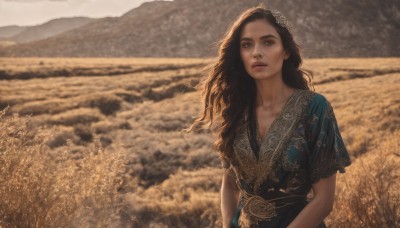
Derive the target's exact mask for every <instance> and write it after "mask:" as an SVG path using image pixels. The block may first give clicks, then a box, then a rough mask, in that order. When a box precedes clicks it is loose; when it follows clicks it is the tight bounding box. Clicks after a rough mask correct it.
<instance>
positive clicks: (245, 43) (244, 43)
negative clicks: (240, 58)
mask: <svg viewBox="0 0 400 228" xmlns="http://www.w3.org/2000/svg"><path fill="white" fill-rule="evenodd" d="M250 46H251V44H250V43H248V42H243V43H241V44H240V47H242V48H248V47H250Z"/></svg>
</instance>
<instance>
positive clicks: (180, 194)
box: [0, 58, 400, 227]
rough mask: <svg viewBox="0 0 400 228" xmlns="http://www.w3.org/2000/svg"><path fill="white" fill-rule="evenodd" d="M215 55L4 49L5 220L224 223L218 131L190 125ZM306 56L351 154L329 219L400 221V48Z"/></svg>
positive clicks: (0, 159)
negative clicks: (83, 54) (37, 53)
mask: <svg viewBox="0 0 400 228" xmlns="http://www.w3.org/2000/svg"><path fill="white" fill-rule="evenodd" d="M210 61H212V60H211V59H100V58H99V59H62V58H61V59H56V58H0V109H1V110H4V111H3V112H2V114H1V115H0V116H1V117H0V118H1V119H0V121H1V122H0V128H1V129H0V138H1V141H0V180H1V183H2V185H1V187H0V227H15V226H17V227H26V226H29V227H43V226H46V227H60V226H62V227H64V226H73V227H75V226H78V224H79V225H80V226H82V225H83V226H90V227H91V226H107V227H110V226H111V227H127V226H128V227H129V226H131V227H193V224H196V226H198V227H219V226H220V225H221V219H220V208H219V200H220V198H219V187H220V180H221V169H220V162H219V160H218V156H217V154H216V153H215V152H214V151H213V149H212V144H213V140H214V137H213V136H212V135H211V134H210V132H208V131H205V130H204V131H201V132H197V133H189V134H187V133H183V132H182V129H184V128H186V127H188V126H189V124H190V123H191V121H192V120H193V118H194V117H195V116H196V114H197V113H198V112H199V110H200V108H201V106H200V102H199V93H198V92H197V91H196V90H195V89H194V87H195V86H196V85H197V84H198V82H199V80H200V79H201V75H203V74H204V72H205V70H204V67H205V66H206V65H207V63H209V62H210ZM305 68H307V69H310V70H312V71H313V72H314V86H315V90H316V91H317V92H319V93H321V94H323V95H324V96H326V97H327V98H328V100H329V101H330V102H331V103H332V106H333V108H334V110H335V114H336V117H337V119H338V123H339V127H340V129H341V131H342V135H343V137H344V140H345V143H346V146H347V148H348V150H349V152H350V154H351V156H352V159H353V164H352V165H351V166H350V167H349V168H348V169H347V171H346V174H343V175H338V181H337V182H338V183H337V185H338V187H337V192H336V203H335V208H334V211H333V212H332V213H331V215H330V216H329V217H328V218H327V223H328V224H329V226H330V227H398V226H400V192H399V191H398V189H399V187H400V186H399V185H400V184H399V183H400V180H399V178H400V176H399V175H400V59H399V58H370V59H367V58H366V59H307V60H306V61H305ZM7 107H8V108H7Z"/></svg>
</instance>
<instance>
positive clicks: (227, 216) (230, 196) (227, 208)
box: [221, 169, 240, 228]
mask: <svg viewBox="0 0 400 228" xmlns="http://www.w3.org/2000/svg"><path fill="white" fill-rule="evenodd" d="M239 195H240V194H239V189H238V187H237V185H236V181H235V178H234V177H233V176H232V175H230V174H229V170H228V169H224V174H223V176H222V185H221V212H222V227H224V228H229V227H230V224H231V221H232V219H233V216H234V214H235V210H236V207H237V205H238V203H239Z"/></svg>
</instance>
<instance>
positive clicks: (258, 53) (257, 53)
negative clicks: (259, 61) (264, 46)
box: [253, 45, 262, 58]
mask: <svg viewBox="0 0 400 228" xmlns="http://www.w3.org/2000/svg"><path fill="white" fill-rule="evenodd" d="M253 57H254V58H260V57H262V53H261V50H260V45H254V50H253Z"/></svg>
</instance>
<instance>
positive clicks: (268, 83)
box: [255, 77, 294, 107]
mask: <svg viewBox="0 0 400 228" xmlns="http://www.w3.org/2000/svg"><path fill="white" fill-rule="evenodd" d="M255 82H256V87H257V97H256V106H264V107H270V106H275V105H278V104H281V103H285V101H286V100H287V99H288V98H289V96H290V95H291V94H292V93H293V91H294V89H293V88H290V87H289V86H287V85H286V84H285V83H284V82H283V79H282V77H273V78H270V79H266V80H256V81H255Z"/></svg>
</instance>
